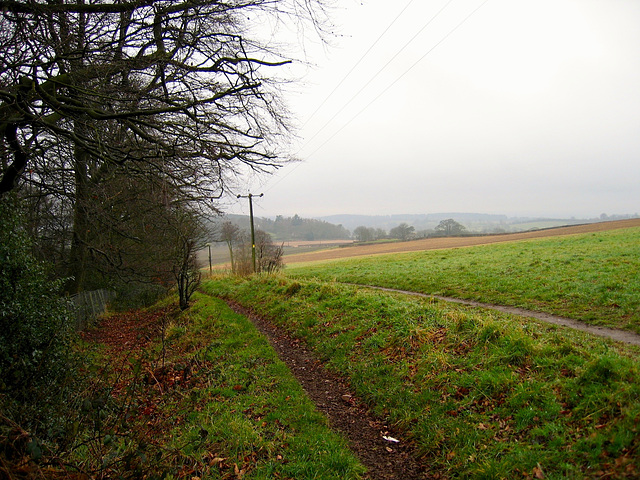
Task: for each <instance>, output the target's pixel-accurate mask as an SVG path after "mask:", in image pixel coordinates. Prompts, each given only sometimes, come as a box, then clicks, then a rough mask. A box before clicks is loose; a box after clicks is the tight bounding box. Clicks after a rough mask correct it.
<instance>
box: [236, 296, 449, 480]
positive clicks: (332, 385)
mask: <svg viewBox="0 0 640 480" xmlns="http://www.w3.org/2000/svg"><path fill="white" fill-rule="evenodd" d="M227 304H228V305H229V306H230V307H231V308H232V309H233V310H234V311H235V312H236V313H239V314H242V315H244V316H246V317H247V318H249V319H250V320H251V321H252V322H253V323H254V325H255V326H256V327H257V328H258V330H259V331H260V332H261V333H262V334H263V335H264V336H265V337H266V338H267V339H268V340H269V342H270V344H271V346H272V347H273V348H274V350H275V351H276V352H277V353H278V356H279V357H280V359H281V360H282V361H283V362H284V363H285V364H286V365H287V366H288V367H289V369H290V370H291V372H292V373H293V375H294V376H295V377H296V379H297V380H298V382H300V384H301V385H302V387H303V388H304V389H305V391H306V392H307V394H308V395H309V398H311V400H312V401H313V402H314V403H315V404H316V406H317V408H318V410H319V411H320V412H322V413H324V414H325V415H326V416H327V418H328V419H329V424H330V425H331V427H332V428H333V429H335V430H336V431H339V432H340V433H341V434H342V435H344V436H345V438H346V439H347V440H348V441H349V446H350V448H351V450H352V451H353V452H354V454H355V455H356V456H357V457H358V458H359V459H360V461H361V462H362V464H363V465H364V466H366V467H367V469H368V470H369V472H368V475H367V477H366V478H368V479H371V480H396V479H397V480H418V479H437V478H441V477H440V476H439V475H438V474H437V473H435V472H429V471H428V468H427V467H426V466H425V465H421V464H420V462H419V461H418V459H417V453H416V449H415V447H414V446H413V445H412V444H411V442H410V441H407V440H406V439H405V438H403V436H402V433H400V432H397V431H394V429H393V428H392V427H390V426H389V425H386V424H385V422H384V421H383V420H381V419H379V418H376V417H375V416H374V415H373V414H372V413H371V412H370V411H369V410H368V409H367V407H366V406H365V405H364V404H363V403H362V402H361V401H359V400H358V398H357V397H356V396H355V394H354V393H353V392H352V391H351V390H350V388H349V386H348V385H347V384H346V382H344V381H343V380H342V379H341V378H340V377H338V376H337V375H335V374H333V373H331V372H330V371H328V370H327V369H326V368H325V367H324V366H323V365H322V363H321V362H320V361H319V360H318V359H317V358H315V357H314V355H313V354H312V353H311V352H310V351H309V350H307V349H306V347H305V345H304V343H303V342H301V341H300V340H297V339H295V338H292V337H290V336H288V335H286V334H285V333H283V332H282V331H281V330H280V329H278V328H277V327H275V326H274V325H273V324H272V323H270V322H269V321H268V320H266V319H264V318H261V317H259V316H257V315H255V314H253V313H252V312H251V310H249V309H247V308H245V307H243V306H241V305H239V304H237V303H235V302H232V301H227Z"/></svg>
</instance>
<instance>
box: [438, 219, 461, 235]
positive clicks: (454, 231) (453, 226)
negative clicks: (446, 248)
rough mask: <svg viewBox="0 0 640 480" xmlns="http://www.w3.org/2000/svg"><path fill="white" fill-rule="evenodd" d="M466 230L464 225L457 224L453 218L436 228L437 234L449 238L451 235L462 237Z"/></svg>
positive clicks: (443, 221)
mask: <svg viewBox="0 0 640 480" xmlns="http://www.w3.org/2000/svg"><path fill="white" fill-rule="evenodd" d="M466 230H467V229H466V228H465V227H464V225H462V224H460V223H458V222H456V221H455V220H454V219H453V218H448V219H446V220H442V221H441V222H440V223H439V224H438V225H437V226H436V232H437V233H439V234H441V235H444V236H447V237H448V236H451V235H461V234H463V233H465V232H466Z"/></svg>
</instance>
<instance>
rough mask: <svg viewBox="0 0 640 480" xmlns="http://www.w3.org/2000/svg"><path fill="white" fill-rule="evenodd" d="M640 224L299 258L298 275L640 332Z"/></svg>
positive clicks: (293, 269)
mask: <svg viewBox="0 0 640 480" xmlns="http://www.w3.org/2000/svg"><path fill="white" fill-rule="evenodd" d="M639 272H640V229H639V228H628V229H620V230H613V231H609V232H602V233H593V234H586V235H573V236H565V237H554V238H549V239H542V240H530V241H523V242H513V243H505V244H494V245H486V246H477V247H468V248H459V249H450V250H437V251H425V252H418V253H404V254H393V255H384V256H375V257H367V258H354V259H343V260H336V261H330V262H329V261H327V262H318V263H315V264H312V263H309V264H293V265H289V266H288V267H287V274H288V275H289V276H291V277H295V278H317V279H321V280H325V281H338V282H348V283H357V284H362V285H376V286H383V287H390V288H398V289H403V290H411V291H415V292H420V293H425V294H436V295H444V296H452V297H457V298H462V299H473V300H478V301H482V302H487V303H495V304H501V305H509V306H518V307H522V308H527V309H531V310H538V311H544V312H548V313H554V314H557V315H561V316H566V317H570V318H574V319H577V320H582V321H584V322H587V323H590V324H594V325H602V326H609V327H614V328H622V329H627V330H631V331H634V332H636V333H640V274H639Z"/></svg>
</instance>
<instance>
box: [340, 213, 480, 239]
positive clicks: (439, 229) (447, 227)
mask: <svg viewBox="0 0 640 480" xmlns="http://www.w3.org/2000/svg"><path fill="white" fill-rule="evenodd" d="M465 233H467V229H466V228H465V226H464V225H462V224H461V223H458V222H456V221H455V220H453V219H452V218H449V219H446V220H442V221H441V222H440V223H439V224H438V225H437V226H436V228H435V230H433V231H431V232H430V231H428V230H423V231H419V232H418V231H416V229H415V227H413V226H411V225H409V224H408V223H406V222H402V223H400V225H398V226H397V227H394V228H392V229H391V230H389V233H388V234H387V232H386V231H385V230H383V229H381V228H370V227H365V226H359V227H356V229H355V230H354V231H353V237H354V239H355V240H356V241H358V242H374V241H376V240H382V239H395V240H402V241H406V240H413V239H415V238H424V237H430V236H442V237H449V236H455V235H463V234H465Z"/></svg>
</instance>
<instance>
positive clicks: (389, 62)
mask: <svg viewBox="0 0 640 480" xmlns="http://www.w3.org/2000/svg"><path fill="white" fill-rule="evenodd" d="M451 2H453V0H448V1H447V3H445V4H444V6H443V7H442V8H440V10H438V11H437V12H436V14H435V15H434V16H433V17H431V19H429V21H428V22H427V23H425V24H424V25H423V26H422V28H420V30H418V32H417V33H416V34H415V35H413V37H411V39H409V41H408V42H406V43H405V44H404V45H403V46H402V47H401V48H400V50H398V51H397V52H396V53H395V54H394V55H393V56H392V57H391V58H390V59H389V60H388V61H387V63H385V64H384V65H383V66H382V68H380V69H379V70H378V71H377V72H376V74H375V75H373V76H372V77H371V78H369V80H368V81H367V83H365V84H364V85H363V86H362V87H360V89H359V90H358V91H357V92H356V94H355V95H353V96H352V97H351V98H350V99H349V100H348V101H347V102H346V103H345V104H344V105H342V107H341V108H340V109H339V110H338V111H337V112H336V113H335V114H334V115H333V116H332V117H331V118H330V119H329V120H327V121H326V123H325V124H324V125H323V126H322V127H321V128H320V129H319V130H318V131H316V133H315V134H314V135H313V136H312V137H311V138H309V139H308V140H307V141H306V143H305V144H304V145H303V146H302V148H304V147H305V146H307V145H308V144H309V143H311V141H312V140H313V139H314V138H316V137H317V136H318V135H319V134H320V133H321V132H322V131H323V130H324V129H325V128H327V126H328V125H329V124H330V123H331V122H332V121H333V120H334V119H335V118H336V117H337V116H338V115H340V114H341V113H342V112H343V111H344V109H345V108H347V107H348V106H349V105H350V104H351V102H353V101H354V100H355V99H356V98H357V97H358V95H360V94H361V93H362V92H363V91H364V90H365V89H366V88H367V87H368V86H369V85H370V84H371V82H373V81H374V80H375V79H376V78H377V77H378V76H379V75H380V74H381V73H382V72H383V71H384V70H385V69H386V68H387V67H388V66H389V65H390V64H391V63H392V62H393V61H394V60H395V59H396V58H397V57H398V55H400V54H401V53H402V52H403V51H404V50H405V49H406V48H407V47H408V46H409V45H411V44H412V43H413V41H414V40H415V39H416V38H418V36H419V35H420V34H421V33H422V32H423V31H424V30H425V29H426V28H427V27H428V26H429V25H431V23H432V22H433V21H434V20H435V19H436V18H438V17H439V16H440V14H441V13H442V12H443V11H444V9H445V8H447V7H448V6H449V4H450V3H451ZM405 9H406V8H405ZM403 11H404V10H403ZM332 93H333V92H332Z"/></svg>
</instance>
